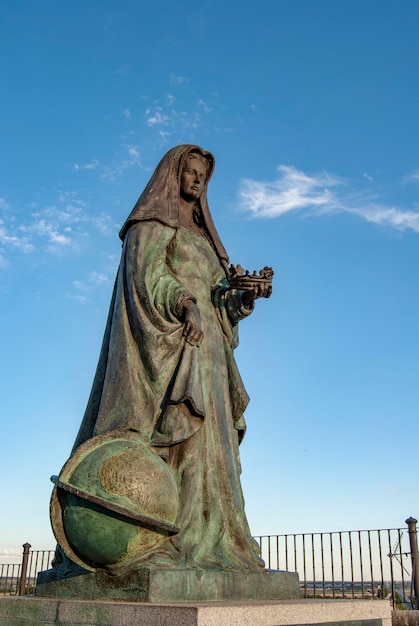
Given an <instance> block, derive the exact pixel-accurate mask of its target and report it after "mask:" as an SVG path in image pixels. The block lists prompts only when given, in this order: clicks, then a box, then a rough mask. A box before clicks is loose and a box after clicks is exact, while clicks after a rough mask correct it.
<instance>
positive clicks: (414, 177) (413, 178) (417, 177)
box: [404, 170, 419, 183]
mask: <svg viewBox="0 0 419 626" xmlns="http://www.w3.org/2000/svg"><path fill="white" fill-rule="evenodd" d="M404 181H405V183H417V182H419V170H418V171H417V172H413V173H412V174H408V175H407V176H406V177H405V179H404Z"/></svg>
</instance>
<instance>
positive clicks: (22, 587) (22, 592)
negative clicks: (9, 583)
mask: <svg viewBox="0 0 419 626" xmlns="http://www.w3.org/2000/svg"><path fill="white" fill-rule="evenodd" d="M30 547H31V544H30V543H24V544H23V558H22V571H21V573H20V583H19V595H20V596H24V595H25V586H26V576H27V571H28V559H29V549H30Z"/></svg>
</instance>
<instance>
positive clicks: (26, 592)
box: [0, 543, 55, 596]
mask: <svg viewBox="0 0 419 626" xmlns="http://www.w3.org/2000/svg"><path fill="white" fill-rule="evenodd" d="M30 548H31V546H30V544H28V543H26V544H24V546H23V556H22V561H21V562H20V563H5V564H0V595H3V596H18V595H20V596H31V595H33V592H34V589H35V585H36V579H37V576H38V572H41V571H43V570H46V569H49V568H50V567H51V562H52V559H53V558H54V554H55V552H54V550H30Z"/></svg>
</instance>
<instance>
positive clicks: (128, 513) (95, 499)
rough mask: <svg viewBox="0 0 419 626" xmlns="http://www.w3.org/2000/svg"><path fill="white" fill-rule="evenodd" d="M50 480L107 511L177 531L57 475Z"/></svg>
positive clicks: (171, 531)
mask: <svg viewBox="0 0 419 626" xmlns="http://www.w3.org/2000/svg"><path fill="white" fill-rule="evenodd" d="M51 482H52V483H54V485H55V486H56V487H58V489H63V490H64V491H68V492H69V493H72V494H73V495H75V496H78V497H79V498H83V499H84V500H87V501H88V502H91V503H92V504H97V505H99V506H102V507H103V508H104V509H108V510H109V511H113V513H118V515H121V516H122V517H126V518H127V519H128V520H130V521H132V522H134V523H135V522H139V523H140V524H145V525H147V526H152V527H155V528H156V529H157V530H163V531H167V532H168V533H169V534H171V535H176V534H177V533H178V532H179V528H178V527H177V526H174V525H173V524H169V523H168V522H163V521H162V520H159V519H155V518H154V517H150V516H148V515H141V514H138V513H134V512H133V511H131V510H130V509H126V508H125V507H122V506H117V505H116V504H111V503H110V502H108V501H107V500H104V499H103V498H98V497H96V496H92V495H91V494H90V493H87V492H86V491H83V490H82V489H77V487H73V486H72V485H69V484H68V483H64V482H63V481H61V480H60V479H59V478H58V476H51Z"/></svg>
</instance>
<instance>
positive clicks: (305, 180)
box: [238, 165, 419, 232]
mask: <svg viewBox="0 0 419 626" xmlns="http://www.w3.org/2000/svg"><path fill="white" fill-rule="evenodd" d="M238 197H239V202H240V208H241V209H242V210H244V211H246V212H249V213H251V214H252V215H253V216H254V217H256V218H277V217H281V216H282V215H285V214H286V213H290V212H292V211H294V212H295V211H299V212H304V213H306V214H311V215H324V214H326V213H333V212H346V213H352V214H354V215H357V216H359V217H361V218H362V219H364V220H366V221H367V222H372V223H374V224H380V225H383V226H388V227H391V228H394V229H396V230H401V231H403V230H413V231H415V232H419V212H418V211H412V210H404V209H401V208H399V207H393V206H387V205H385V204H384V203H382V202H380V200H379V199H378V198H377V197H375V196H373V195H371V194H368V193H365V192H362V191H359V192H357V191H353V189H351V188H349V185H348V183H347V181H345V180H344V179H342V178H339V177H337V176H334V175H332V174H329V173H327V172H321V173H320V174H315V175H309V174H306V173H304V172H302V171H300V170H298V169H297V168H295V167H293V166H289V165H280V166H279V167H278V177H277V178H276V180H274V181H271V182H269V181H268V182H267V181H257V180H252V179H249V178H245V179H242V180H241V181H240V185H239V190H238Z"/></svg>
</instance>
